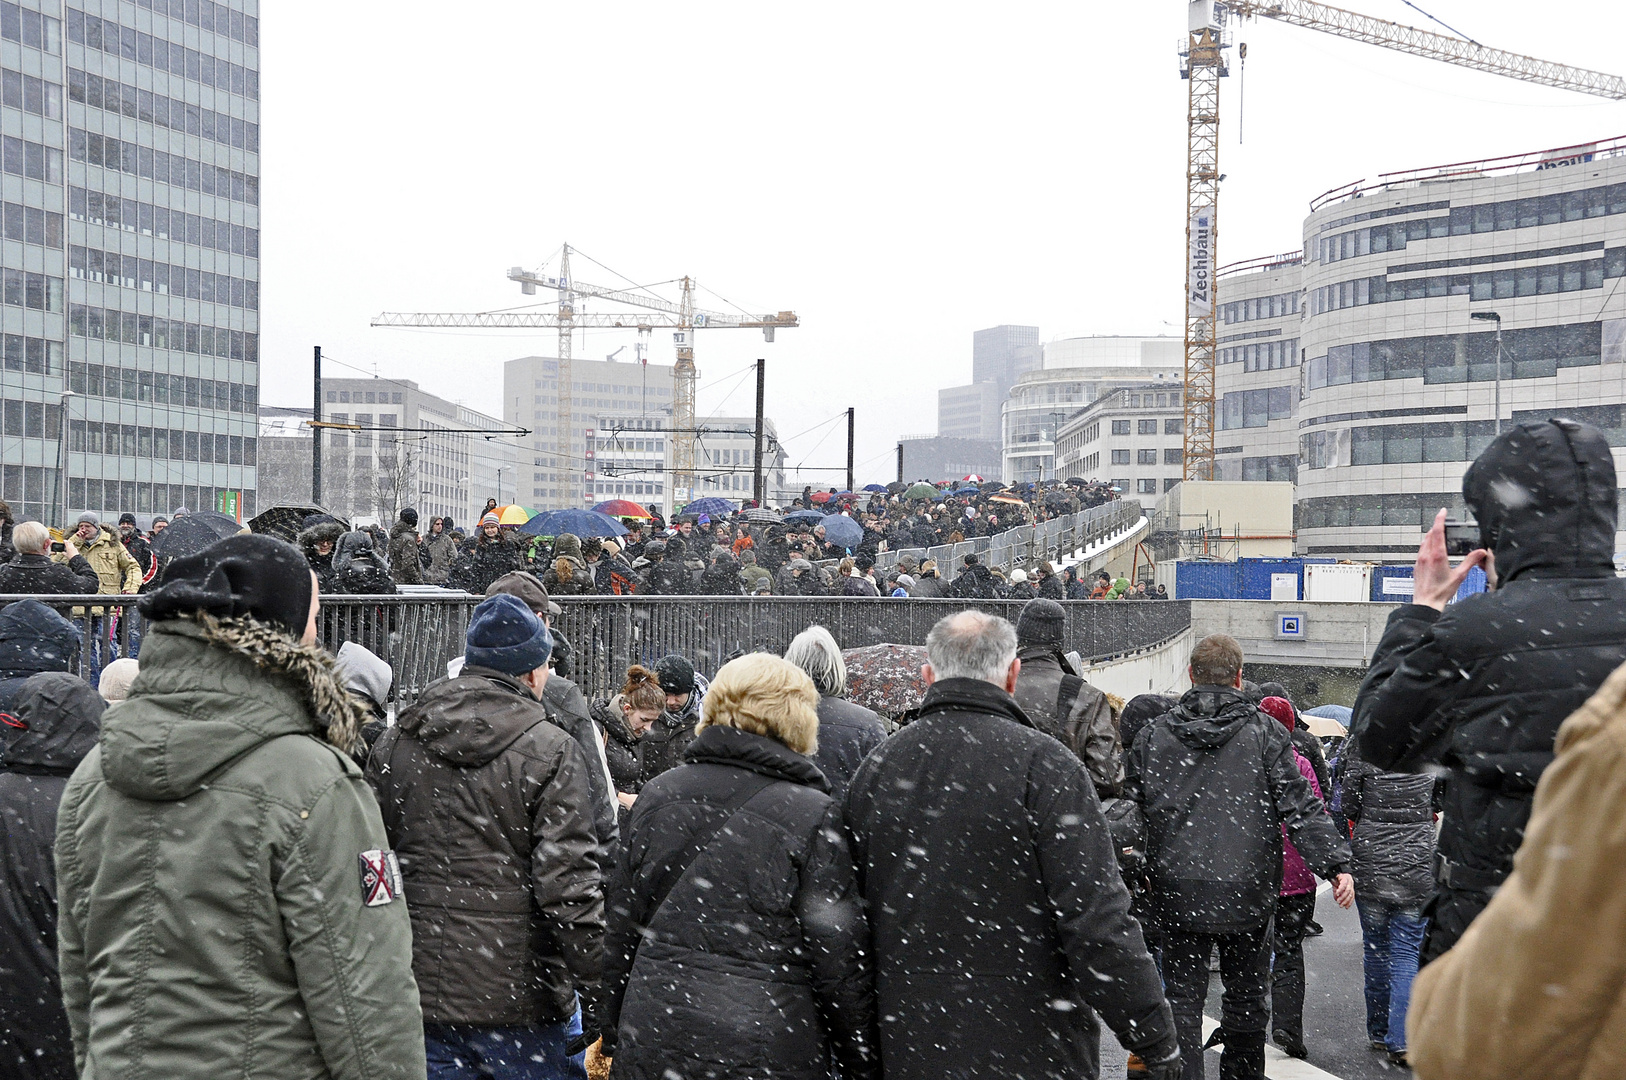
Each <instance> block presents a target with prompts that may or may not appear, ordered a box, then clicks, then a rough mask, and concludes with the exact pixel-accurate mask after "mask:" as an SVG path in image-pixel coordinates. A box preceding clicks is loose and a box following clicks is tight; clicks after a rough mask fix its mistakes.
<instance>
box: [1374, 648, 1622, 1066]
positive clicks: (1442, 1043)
mask: <svg viewBox="0 0 1626 1080" xmlns="http://www.w3.org/2000/svg"><path fill="white" fill-rule="evenodd" d="M1555 749H1556V750H1557V753H1558V757H1557V759H1556V760H1555V761H1554V762H1553V763H1552V765H1550V766H1548V768H1547V771H1546V773H1545V774H1544V775H1543V776H1542V778H1541V784H1540V786H1539V787H1538V788H1537V789H1536V798H1535V804H1534V807H1533V810H1532V812H1531V816H1530V826H1529V828H1528V829H1527V831H1526V832H1525V837H1524V844H1523V846H1521V847H1520V848H1519V853H1518V855H1517V856H1516V857H1515V861H1514V871H1513V875H1512V876H1511V877H1509V878H1508V880H1507V881H1506V883H1505V884H1503V886H1502V888H1501V889H1500V890H1499V891H1498V892H1497V894H1496V896H1495V898H1494V899H1492V901H1491V903H1490V906H1489V907H1487V908H1486V909H1485V911H1484V913H1483V914H1481V915H1480V916H1479V917H1478V918H1477V919H1475V920H1474V922H1473V924H1472V925H1471V926H1470V927H1469V928H1468V932H1467V933H1466V934H1464V935H1463V937H1462V940H1461V941H1460V942H1459V943H1458V944H1457V946H1456V947H1455V948H1453V949H1452V950H1451V951H1450V952H1448V953H1446V954H1445V955H1444V956H1442V957H1441V958H1440V959H1438V960H1436V961H1435V962H1434V963H1432V964H1430V965H1429V966H1428V967H1426V968H1424V969H1423V971H1422V972H1421V974H1419V975H1418V977H1417V982H1416V983H1415V984H1414V986H1413V989H1412V997H1411V1011H1410V1016H1409V1017H1408V1021H1407V1024H1406V1031H1407V1036H1408V1043H1409V1048H1410V1050H1409V1052H1410V1058H1411V1063H1412V1067H1413V1069H1415V1070H1416V1073H1417V1076H1418V1077H1420V1078H1421V1080H1458V1078H1461V1080H1470V1078H1471V1080H1502V1078H1504V1077H1505V1078H1507V1080H1523V1078H1526V1077H1534V1076H1553V1077H1564V1078H1566V1080H1618V1078H1620V1077H1626V813H1623V812H1622V808H1623V807H1626V667H1621V668H1619V669H1617V670H1616V671H1615V673H1614V674H1613V675H1611V676H1610V677H1609V679H1608V681H1607V682H1605V683H1604V684H1603V686H1602V687H1600V688H1599V690H1598V692H1597V693H1595V694H1593V695H1592V697H1591V699H1590V700H1588V701H1587V703H1586V704H1585V705H1582V706H1581V708H1579V709H1578V710H1576V711H1575V712H1574V713H1573V714H1571V715H1570V717H1569V719H1567V720H1565V721H1564V725H1563V727H1561V728H1560V729H1559V732H1558V740H1557V743H1556V744H1555Z"/></svg>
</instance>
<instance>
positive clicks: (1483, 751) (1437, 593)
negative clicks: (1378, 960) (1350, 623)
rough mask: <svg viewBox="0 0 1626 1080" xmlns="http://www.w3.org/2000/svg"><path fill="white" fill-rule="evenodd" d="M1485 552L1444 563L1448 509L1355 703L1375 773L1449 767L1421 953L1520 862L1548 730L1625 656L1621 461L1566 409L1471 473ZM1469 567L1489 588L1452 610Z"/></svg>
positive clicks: (1442, 943)
mask: <svg viewBox="0 0 1626 1080" xmlns="http://www.w3.org/2000/svg"><path fill="white" fill-rule="evenodd" d="M1462 494H1463V498H1464V499H1465V501H1466V502H1467V505H1468V507H1469V509H1470V510H1471V511H1472V512H1473V515H1474V519H1475V520H1476V521H1478V523H1479V536H1480V544H1481V545H1482V546H1481V548H1480V549H1478V550H1476V551H1474V552H1471V553H1470V554H1469V555H1468V557H1467V558H1465V559H1464V560H1463V561H1462V563H1461V565H1459V566H1458V567H1457V568H1456V569H1455V570H1452V569H1451V566H1450V563H1449V561H1448V559H1447V556H1446V547H1445V511H1444V510H1441V511H1440V513H1439V514H1438V515H1437V516H1436V518H1435V521H1434V527H1433V528H1432V529H1430V530H1429V532H1428V534H1427V535H1426V536H1425V537H1424V538H1423V542H1422V545H1421V546H1420V548H1419V549H1418V552H1417V566H1416V569H1415V571H1414V574H1413V577H1414V580H1415V582H1416V584H1415V593H1414V595H1413V598H1412V599H1413V602H1412V603H1410V604H1404V605H1402V606H1401V607H1399V608H1397V609H1396V610H1395V612H1394V613H1393V614H1391V615H1390V616H1389V625H1388V628H1387V629H1386V630H1385V631H1384V634H1383V639H1382V640H1381V641H1379V642H1378V647H1377V650H1376V651H1375V652H1374V653H1373V656H1372V664H1371V667H1370V669H1369V670H1368V673H1367V676H1366V680H1365V682H1363V683H1362V684H1361V690H1360V693H1359V695H1358V696H1357V697H1356V699H1355V711H1354V715H1353V717H1352V723H1351V731H1350V734H1351V738H1352V741H1353V742H1354V743H1355V744H1356V745H1357V746H1358V747H1359V753H1360V755H1361V757H1362V758H1363V759H1365V760H1366V761H1368V762H1370V763H1371V764H1373V765H1375V766H1376V767H1377V768H1379V769H1383V770H1387V771H1395V772H1415V771H1418V770H1419V769H1422V768H1423V767H1425V766H1427V765H1430V764H1433V763H1436V762H1438V763H1440V764H1442V765H1444V766H1445V767H1446V768H1447V769H1448V770H1449V775H1450V782H1449V784H1448V785H1447V786H1446V793H1445V799H1444V804H1443V807H1442V810H1443V814H1444V818H1445V823H1444V825H1443V826H1442V827H1441V830H1440V848H1439V856H1440V857H1439V859H1438V864H1437V868H1436V875H1435V896H1434V898H1433V900H1432V901H1431V903H1430V908H1429V911H1428V915H1429V929H1428V941H1427V944H1426V946H1425V948H1424V954H1423V959H1424V962H1425V963H1426V962H1428V961H1429V960H1432V959H1434V958H1435V957H1437V956H1439V955H1440V954H1441V953H1443V952H1445V950H1447V949H1449V948H1450V947H1451V946H1452V945H1453V944H1455V943H1456V940H1457V939H1458V938H1459V937H1461V935H1462V932H1463V931H1464V930H1466V929H1467V928H1468V924H1469V923H1470V922H1472V921H1473V919H1474V917H1475V916H1476V915H1478V914H1479V912H1481V911H1482V910H1484V908H1485V905H1486V904H1487V903H1489V902H1490V897H1491V894H1492V893H1494V892H1495V891H1496V889H1497V887H1498V886H1499V885H1501V883H1502V882H1503V881H1504V880H1505V879H1506V878H1507V876H1508V874H1509V873H1511V872H1512V869H1513V855H1514V852H1516V851H1517V850H1518V848H1519V844H1520V842H1521V841H1522V840H1523V838H1524V828H1525V824H1526V823H1527V822H1528V821H1529V820H1530V804H1531V801H1532V799H1533V798H1534V796H1535V791H1536V783H1537V782H1538V781H1539V780H1540V779H1541V774H1542V772H1543V771H1545V770H1546V768H1547V766H1548V765H1549V764H1550V763H1551V762H1552V760H1553V740H1554V739H1555V738H1556V737H1557V734H1558V726H1559V724H1561V723H1562V722H1563V720H1564V718H1565V717H1566V716H1568V715H1569V714H1570V713H1572V712H1574V711H1575V710H1576V709H1578V708H1579V707H1580V706H1581V705H1582V704H1583V703H1584V702H1585V701H1586V700H1587V698H1588V697H1590V696H1591V695H1592V693H1593V691H1595V690H1596V689H1597V688H1598V687H1599V686H1600V685H1601V684H1602V683H1603V681H1604V679H1605V678H1607V677H1608V675H1609V673H1610V672H1612V671H1613V670H1614V669H1615V668H1617V667H1619V666H1620V665H1621V663H1622V662H1626V580H1621V579H1619V578H1616V577H1615V569H1614V562H1613V557H1614V551H1615V518H1616V507H1617V499H1618V496H1617V493H1616V490H1615V466H1614V460H1613V458H1612V457H1611V455H1610V449H1609V442H1608V440H1607V439H1605V438H1604V436H1603V433H1602V432H1600V431H1598V429H1596V428H1593V427H1589V426H1587V425H1585V424H1578V423H1575V422H1574V421H1571V420H1547V421H1543V422H1541V423H1532V424H1521V425H1519V426H1518V427H1516V428H1514V429H1513V430H1511V431H1507V432H1505V433H1503V435H1502V436H1501V437H1500V438H1498V439H1497V440H1496V441H1495V442H1493V443H1491V445H1490V446H1489V447H1487V448H1486V449H1485V452H1484V453H1482V454H1480V455H1479V458H1478V459H1477V460H1476V461H1475V462H1474V463H1473V465H1472V466H1470V467H1469V469H1468V472H1467V474H1466V475H1464V476H1463V478H1462ZM1475 566H1483V567H1484V568H1485V576H1486V579H1487V581H1488V583H1489V584H1490V585H1491V586H1492V587H1493V591H1492V592H1489V593H1485V594H1482V595H1479V596H1472V597H1469V598H1467V599H1465V600H1463V601H1461V602H1459V603H1455V604H1451V606H1449V607H1447V606H1446V605H1447V604H1448V603H1450V601H1451V600H1452V598H1453V597H1455V596H1456V593H1457V589H1458V588H1459V587H1460V585H1461V584H1462V582H1463V580H1464V579H1465V578H1466V577H1467V574H1468V572H1469V570H1470V569H1472V568H1473V567H1475Z"/></svg>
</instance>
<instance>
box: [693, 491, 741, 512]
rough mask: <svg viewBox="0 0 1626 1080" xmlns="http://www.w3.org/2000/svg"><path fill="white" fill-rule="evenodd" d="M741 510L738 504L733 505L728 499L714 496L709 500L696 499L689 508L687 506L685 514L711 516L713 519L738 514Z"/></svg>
mask: <svg viewBox="0 0 1626 1080" xmlns="http://www.w3.org/2000/svg"><path fill="white" fill-rule="evenodd" d="M739 509H740V508H739V505H738V504H737V503H731V502H729V501H728V500H727V499H720V498H718V497H716V496H712V497H711V498H707V499H696V500H695V501H694V502H692V503H690V504H689V505H688V506H685V507H684V508H683V512H684V513H685V514H710V515H711V516H712V517H722V516H724V515H725V514H734V513H738V512H739Z"/></svg>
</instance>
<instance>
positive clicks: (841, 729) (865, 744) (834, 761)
mask: <svg viewBox="0 0 1626 1080" xmlns="http://www.w3.org/2000/svg"><path fill="white" fill-rule="evenodd" d="M785 659H786V660H789V661H790V662H791V663H793V664H795V665H796V666H797V667H799V668H801V669H802V670H803V671H805V672H807V677H808V678H810V679H812V680H813V686H814V687H815V688H816V689H817V690H818V692H819V752H818V753H817V754H814V755H813V764H815V765H817V766H818V767H819V771H820V772H821V773H823V774H824V778H825V779H826V780H828V781H829V782H830V797H831V798H832V799H836V800H838V801H839V800H840V799H841V797H842V796H843V795H845V794H846V792H847V785H848V783H850V782H851V781H852V778H853V774H854V773H856V772H857V771H858V766H859V765H860V764H861V763H862V762H863V760H864V758H865V756H866V755H868V754H869V752H870V751H871V750H873V749H875V748H876V747H877V746H879V745H881V742H882V741H883V740H884V739H885V738H886V726H885V725H884V724H882V723H881V718H880V717H879V716H876V715H875V714H874V713H872V712H870V711H869V710H868V709H866V708H864V707H863V706H862V705H858V704H855V703H853V702H851V701H848V700H846V698H845V697H843V695H844V694H846V693H847V662H846V661H845V660H843V659H842V656H841V646H840V645H838V644H836V639H835V638H834V637H832V636H831V635H830V631H828V630H826V629H825V628H824V627H822V626H810V627H808V628H807V629H806V630H803V631H802V632H801V633H800V634H797V635H796V636H795V637H794V638H792V639H791V642H790V647H789V648H787V649H786V650H785Z"/></svg>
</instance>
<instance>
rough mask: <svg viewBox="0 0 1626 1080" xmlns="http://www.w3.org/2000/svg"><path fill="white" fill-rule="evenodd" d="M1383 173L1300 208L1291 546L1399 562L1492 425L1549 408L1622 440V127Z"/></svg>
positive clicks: (1454, 501)
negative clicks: (1553, 144)
mask: <svg viewBox="0 0 1626 1080" xmlns="http://www.w3.org/2000/svg"><path fill="white" fill-rule="evenodd" d="M1381 179H1382V181H1383V182H1382V183H1379V184H1376V185H1371V186H1365V187H1362V186H1358V185H1351V186H1350V187H1347V188H1344V189H1339V190H1337V191H1335V192H1333V193H1330V194H1329V195H1328V196H1323V198H1322V199H1320V200H1317V202H1316V203H1315V204H1312V213H1311V215H1310V216H1309V218H1307V219H1306V221H1305V226H1304V263H1303V269H1302V281H1303V290H1304V292H1303V296H1302V299H1301V309H1302V310H1301V311H1300V312H1299V323H1298V327H1297V335H1298V337H1299V348H1300V350H1301V353H1300V358H1301V360H1302V363H1300V364H1299V365H1298V366H1297V367H1296V368H1294V369H1292V371H1291V376H1290V382H1291V384H1292V385H1293V388H1294V389H1296V391H1297V395H1298V398H1299V400H1298V401H1297V403H1296V407H1294V409H1293V413H1294V423H1295V425H1296V428H1297V436H1298V439H1297V441H1298V468H1297V482H1298V490H1297V498H1298V525H1297V531H1298V550H1299V552H1300V553H1301V554H1306V555H1330V556H1336V557H1341V558H1355V559H1370V560H1379V559H1408V558H1409V557H1410V556H1411V555H1412V554H1414V553H1415V552H1416V549H1417V542H1418V536H1419V533H1420V531H1421V530H1422V529H1423V528H1424V527H1426V526H1427V525H1428V524H1429V523H1430V522H1431V521H1432V520H1433V517H1434V513H1435V511H1436V510H1437V509H1439V508H1440V507H1442V506H1445V507H1450V508H1451V509H1452V511H1453V514H1454V515H1456V516H1461V515H1462V514H1463V512H1464V511H1463V507H1462V495H1461V491H1462V475H1463V472H1464V470H1466V468H1467V466H1468V464H1469V463H1470V462H1471V461H1472V460H1473V459H1474V457H1475V456H1476V455H1477V454H1479V452H1480V451H1482V450H1483V449H1484V448H1485V446H1486V445H1488V444H1489V443H1490V441H1491V440H1492V439H1493V438H1494V437H1495V434H1496V431H1497V430H1498V424H1500V425H1501V426H1502V427H1504V428H1505V427H1506V426H1508V425H1512V424H1517V423H1521V422H1524V421H1526V420H1529V419H1539V418H1545V417H1548V416H1558V415H1562V416H1568V417H1573V418H1575V419H1577V420H1584V421H1586V422H1588V423H1591V424H1594V425H1596V426H1597V427H1599V428H1602V429H1603V430H1604V432H1605V433H1606V434H1607V435H1608V437H1609V440H1610V443H1611V445H1613V446H1616V447H1620V446H1623V445H1626V421H1623V419H1622V415H1621V414H1622V403H1623V402H1626V362H1623V361H1626V287H1623V284H1626V140H1615V141H1612V142H1607V143H1598V144H1592V145H1587V146H1581V147H1569V148H1565V149H1562V150H1552V151H1544V152H1540V153H1533V154H1526V155H1520V156H1517V157H1510V158H1500V159H1494V160H1489V161H1480V162H1471V163H1466V164H1458V165H1452V166H1447V167H1443V168H1438V169H1429V170H1418V171H1414V172H1408V173H1398V174H1390V175H1388V176H1385V177H1383V178H1381ZM1272 287H1274V286H1272ZM1255 291H1257V290H1255ZM1228 299H1229V298H1228V297H1227V296H1225V295H1223V294H1222V295H1221V296H1220V302H1221V304H1222V305H1223V304H1225V303H1226V302H1227V300H1228ZM1498 327H1500V351H1501V357H1500V363H1498V345H1497V342H1498V333H1497V331H1498ZM1236 328H1237V329H1240V327H1236ZM1232 331H1233V324H1232V323H1229V322H1226V323H1223V324H1222V328H1221V333H1222V339H1223V338H1224V337H1225V336H1226V335H1227V334H1229V333H1231V332H1232ZM1286 332H1287V328H1286V327H1283V328H1282V334H1283V336H1285V334H1286ZM1262 340H1263V339H1262ZM1238 343H1240V339H1238ZM1229 344H1230V342H1229V341H1225V342H1224V343H1223V344H1222V348H1223V347H1226V346H1227V345H1229ZM1277 374H1278V375H1285V374H1288V372H1287V371H1285V370H1284V371H1281V372H1278V373H1277ZM1266 381H1269V380H1268V378H1267V379H1266ZM1278 381H1282V380H1278ZM1249 389H1250V390H1253V389H1256V388H1252V387H1249ZM1271 389H1272V392H1275V391H1274V388H1273V387H1272V388H1271ZM1267 397H1268V395H1267ZM1272 401H1273V399H1272ZM1272 401H1267V403H1266V410H1267V419H1266V420H1265V421H1264V423H1265V424H1271V423H1272V422H1273V421H1274V420H1275V419H1276V418H1275V417H1274V415H1270V414H1269V410H1271V409H1273V408H1274V405H1273V403H1272ZM1222 409H1225V410H1228V409H1229V395H1227V398H1226V402H1225V404H1224V405H1222ZM1255 411H1257V410H1255ZM1223 415H1229V412H1228V411H1227V412H1225V413H1223ZM1244 415H1249V414H1248V413H1246V412H1245V413H1244ZM1221 427H1222V429H1223V428H1226V427H1227V425H1226V424H1224V423H1222V424H1221ZM1225 434H1228V432H1227V431H1223V430H1222V432H1221V435H1222V436H1223V435H1225ZM1220 441H1223V439H1222V440H1220ZM1222 460H1223V459H1222ZM1222 468H1223V467H1222ZM1616 468H1617V470H1619V469H1621V468H1622V460H1621V451H1620V450H1618V449H1617V450H1616ZM1272 478H1274V477H1272Z"/></svg>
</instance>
